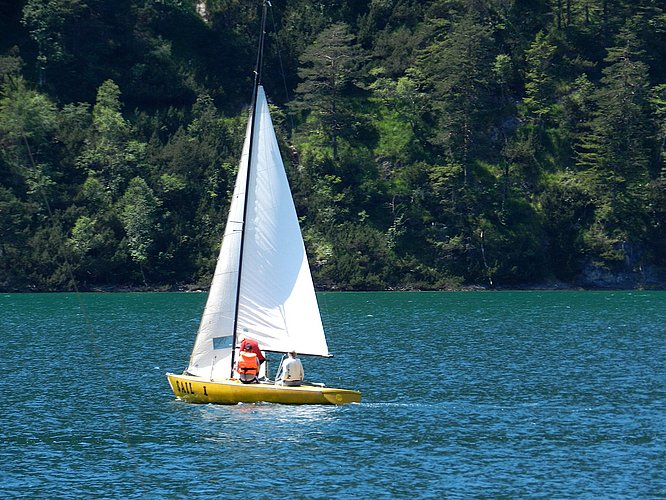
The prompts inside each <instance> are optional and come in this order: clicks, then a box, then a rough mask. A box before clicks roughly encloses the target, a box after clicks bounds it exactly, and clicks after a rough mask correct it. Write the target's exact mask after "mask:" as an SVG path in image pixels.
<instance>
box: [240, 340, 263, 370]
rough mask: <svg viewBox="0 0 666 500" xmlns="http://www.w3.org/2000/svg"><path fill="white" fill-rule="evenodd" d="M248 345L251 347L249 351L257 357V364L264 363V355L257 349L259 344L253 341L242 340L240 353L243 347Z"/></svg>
mask: <svg viewBox="0 0 666 500" xmlns="http://www.w3.org/2000/svg"><path fill="white" fill-rule="evenodd" d="M248 344H249V345H251V346H252V349H251V351H252V352H253V353H255V354H256V355H257V360H258V361H259V364H261V363H263V362H264V361H266V357H265V356H264V353H263V352H261V349H259V342H257V341H256V340H254V339H249V338H244V339H243V340H241V343H240V351H241V352H242V351H244V350H245V346H246V345H248Z"/></svg>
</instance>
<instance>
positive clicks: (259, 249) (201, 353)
mask: <svg viewBox="0 0 666 500" xmlns="http://www.w3.org/2000/svg"><path fill="white" fill-rule="evenodd" d="M256 106H257V110H256V124H254V126H255V127H256V128H255V131H254V144H253V148H252V150H253V154H252V156H253V158H252V162H251V166H250V182H249V190H248V193H247V197H245V185H246V178H247V163H248V162H247V155H248V151H249V136H250V126H251V125H252V124H248V128H247V133H246V139H245V145H244V147H243V154H242V157H241V163H240V167H239V171H238V177H237V179H236V187H235V189H234V195H233V199H232V202H231V207H230V210H229V216H228V219H227V226H226V229H225V232H224V239H223V241H222V248H221V250H220V257H219V259H218V262H217V267H216V269H215V275H214V277H213V282H212V284H211V288H210V292H209V296H208V301H207V302H206V308H205V310H204V314H203V317H202V319H201V325H200V326H199V331H198V333H197V338H196V341H195V345H194V349H193V351H192V356H191V358H190V365H189V367H188V372H190V373H192V374H193V375H197V376H201V377H206V378H211V379H221V378H227V377H229V375H230V373H231V349H232V346H231V339H232V336H233V332H232V330H233V324H234V311H235V304H236V286H237V280H238V262H239V252H240V241H241V229H242V226H243V224H242V222H241V221H242V216H243V202H244V200H245V198H247V204H248V206H247V219H246V223H245V228H244V229H245V231H246V234H245V241H244V248H243V265H242V266H243V267H242V276H241V280H240V300H239V311H238V326H237V336H236V339H237V341H240V339H242V338H243V337H244V336H246V337H251V338H253V339H255V340H257V341H258V342H259V346H260V348H261V349H263V350H268V351H276V352H287V351H290V350H292V349H295V350H296V351H297V352H299V353H300V354H312V355H319V356H327V355H329V353H328V346H327V344H326V338H325V336H324V329H323V326H322V323H321V317H320V315H319V307H318V305H317V299H316V296H315V291H314V285H313V283H312V276H311V274H310V267H309V265H308V260H307V256H306V254H305V246H304V244H303V237H302V235H301V230H300V227H299V225H298V217H297V215H296V209H295V208H294V202H293V199H292V197H291V190H290V189H289V183H288V181H287V176H286V174H285V171H284V165H283V164H282V157H281V156H280V151H279V149H278V144H277V139H276V137H275V131H274V129H273V123H272V121H271V117H270V114H269V111H268V105H267V102H266V96H265V94H264V91H263V88H262V87H259V89H258V95H257V104H256ZM234 347H235V346H234Z"/></svg>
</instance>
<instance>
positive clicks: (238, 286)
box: [229, 0, 270, 378]
mask: <svg viewBox="0 0 666 500" xmlns="http://www.w3.org/2000/svg"><path fill="white" fill-rule="evenodd" d="M269 5H270V2H269V1H268V0H263V8H262V14H261V33H260V34H259V47H258V49H257V62H256V65H255V69H254V86H253V89H252V113H251V117H250V119H251V120H252V127H251V128H250V147H249V151H248V155H247V174H246V178H245V194H244V197H245V198H244V200H243V220H242V225H241V240H240V252H239V257H238V281H237V282H236V305H235V308H234V327H233V332H232V338H231V368H230V373H229V378H231V377H232V376H233V374H234V359H235V357H236V341H237V340H238V339H237V337H238V334H237V331H238V311H239V308H240V289H241V276H242V274H243V273H242V271H243V248H244V246H245V227H246V226H245V223H246V218H247V197H248V192H249V189H250V169H251V167H252V156H253V154H254V131H255V127H256V117H257V95H258V94H259V85H261V63H262V61H263V57H264V37H265V35H266V13H267V11H268V6H269Z"/></svg>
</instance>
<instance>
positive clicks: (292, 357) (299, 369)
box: [278, 351, 305, 386]
mask: <svg viewBox="0 0 666 500" xmlns="http://www.w3.org/2000/svg"><path fill="white" fill-rule="evenodd" d="M303 378H305V373H304V371H303V363H301V360H300V359H298V357H297V354H296V351H291V352H290V353H289V357H288V358H287V359H285V360H284V362H283V363H282V370H281V371H280V376H279V377H278V384H280V385H288V386H299V385H301V384H302V383H303Z"/></svg>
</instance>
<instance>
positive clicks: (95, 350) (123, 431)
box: [21, 131, 130, 444]
mask: <svg viewBox="0 0 666 500" xmlns="http://www.w3.org/2000/svg"><path fill="white" fill-rule="evenodd" d="M21 137H22V138H23V143H24V144H25V147H26V151H27V153H28V159H29V160H30V165H31V167H32V169H33V172H35V174H37V172H38V169H37V163H36V162H35V158H34V155H33V154H32V148H31V147H30V143H29V142H28V137H27V136H26V134H25V131H23V132H22V133H21ZM37 191H39V195H40V197H41V198H42V201H43V202H44V206H45V207H46V213H47V214H48V217H49V221H50V222H51V227H52V228H53V229H54V230H55V231H56V234H57V235H58V236H59V239H60V240H61V246H60V255H61V256H62V258H63V260H64V262H65V270H66V273H67V277H68V278H69V280H70V283H69V284H70V286H71V287H72V288H73V289H74V295H75V296H76V300H77V302H78V304H79V309H80V310H81V313H82V315H83V321H84V323H85V327H86V328H85V329H86V331H87V333H88V338H89V340H90V343H91V345H92V350H93V353H94V356H95V357H96V358H97V359H98V360H101V359H102V355H101V350H100V348H99V345H98V343H97V339H96V337H95V334H94V332H93V325H92V321H91V320H90V314H89V311H88V307H87V304H86V302H85V300H83V298H82V296H81V292H80V290H79V287H78V284H77V283H76V278H75V277H74V271H73V270H72V264H71V258H70V256H69V255H68V250H67V245H66V243H65V235H64V233H63V232H62V228H61V227H60V226H58V225H57V224H56V221H55V217H54V216H53V210H52V209H51V204H50V203H49V199H48V196H46V192H45V191H44V188H43V187H42V185H41V183H39V182H38V183H37ZM98 366H99V367H100V369H101V371H102V376H103V377H104V381H105V384H106V386H107V388H106V394H112V393H113V390H114V387H113V386H112V385H111V383H110V382H109V381H110V380H111V377H110V376H109V372H108V370H107V369H106V365H105V364H104V363H98ZM119 419H120V422H119V423H120V432H121V434H122V436H123V438H124V441H125V444H130V441H129V435H128V433H127V425H126V422H125V417H124V416H123V415H122V414H121V415H120V416H119Z"/></svg>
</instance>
